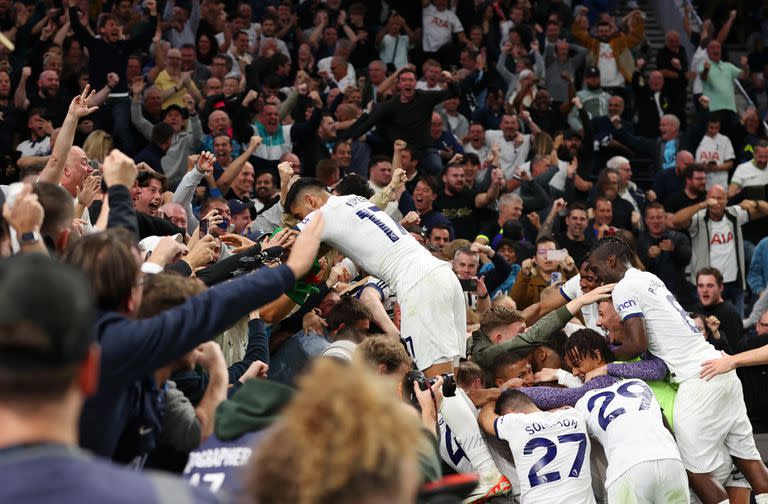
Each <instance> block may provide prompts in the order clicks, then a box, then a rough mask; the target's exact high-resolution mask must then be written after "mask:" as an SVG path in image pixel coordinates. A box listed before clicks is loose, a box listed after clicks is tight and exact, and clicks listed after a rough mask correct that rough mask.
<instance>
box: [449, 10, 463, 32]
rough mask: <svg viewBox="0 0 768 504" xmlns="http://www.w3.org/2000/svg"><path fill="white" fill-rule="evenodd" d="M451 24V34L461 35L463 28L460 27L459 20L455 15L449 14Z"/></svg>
mask: <svg viewBox="0 0 768 504" xmlns="http://www.w3.org/2000/svg"><path fill="white" fill-rule="evenodd" d="M451 18H452V19H451V24H452V25H453V33H461V32H463V31H464V27H463V26H462V25H461V21H460V20H459V18H458V16H456V14H454V13H451Z"/></svg>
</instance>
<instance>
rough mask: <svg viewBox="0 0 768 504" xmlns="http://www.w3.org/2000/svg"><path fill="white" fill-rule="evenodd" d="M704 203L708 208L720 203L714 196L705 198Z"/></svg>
mask: <svg viewBox="0 0 768 504" xmlns="http://www.w3.org/2000/svg"><path fill="white" fill-rule="evenodd" d="M706 203H707V206H708V207H709V208H712V207H716V206H717V205H719V204H720V203H719V202H718V201H717V200H716V199H715V198H707V201H706Z"/></svg>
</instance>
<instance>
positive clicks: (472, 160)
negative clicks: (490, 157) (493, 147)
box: [463, 152, 480, 165]
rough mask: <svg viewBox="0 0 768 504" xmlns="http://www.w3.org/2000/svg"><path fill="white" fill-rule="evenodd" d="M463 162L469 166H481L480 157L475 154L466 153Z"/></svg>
mask: <svg viewBox="0 0 768 504" xmlns="http://www.w3.org/2000/svg"><path fill="white" fill-rule="evenodd" d="M463 161H464V163H469V164H472V165H479V164H480V157H479V156H478V155H477V154H475V153H474V152H465V153H464V158H463Z"/></svg>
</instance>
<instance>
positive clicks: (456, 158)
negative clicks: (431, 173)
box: [448, 153, 464, 164]
mask: <svg viewBox="0 0 768 504" xmlns="http://www.w3.org/2000/svg"><path fill="white" fill-rule="evenodd" d="M463 159H464V154H459V153H456V154H454V155H453V157H451V159H450V161H448V164H453V163H461V161H462V160H463Z"/></svg>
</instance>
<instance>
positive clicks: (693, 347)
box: [612, 268, 720, 383]
mask: <svg viewBox="0 0 768 504" xmlns="http://www.w3.org/2000/svg"><path fill="white" fill-rule="evenodd" d="M612 299H613V304H614V307H615V308H616V312H617V313H618V314H619V316H620V317H621V320H622V321H625V320H627V319H630V318H632V317H643V320H644V322H645V332H646V334H647V336H648V351H650V352H651V353H652V354H653V355H655V356H656V357H658V358H660V359H661V360H663V361H664V363H665V364H666V365H667V367H668V368H669V372H670V374H671V376H672V381H673V382H675V383H681V382H683V381H685V380H687V379H688V378H693V377H695V376H698V374H699V371H700V370H701V363H702V362H704V361H705V360H708V359H717V358H718V357H720V352H718V351H717V350H715V348H714V347H713V346H712V345H710V344H709V343H707V341H706V340H705V339H704V336H702V334H701V332H699V329H698V328H697V327H696V324H695V323H694V322H693V320H691V317H689V316H688V312H687V311H685V309H683V307H682V306H680V303H678V302H677V299H675V296H674V295H673V294H672V293H671V292H669V289H667V286H666V285H664V282H662V281H661V280H659V277H657V276H656V275H654V274H653V273H649V272H647V271H640V270H638V269H635V268H630V269H629V270H627V272H626V273H625V274H624V278H623V279H621V281H620V282H619V283H617V284H616V287H614V289H613V294H612Z"/></svg>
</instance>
